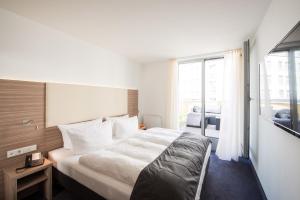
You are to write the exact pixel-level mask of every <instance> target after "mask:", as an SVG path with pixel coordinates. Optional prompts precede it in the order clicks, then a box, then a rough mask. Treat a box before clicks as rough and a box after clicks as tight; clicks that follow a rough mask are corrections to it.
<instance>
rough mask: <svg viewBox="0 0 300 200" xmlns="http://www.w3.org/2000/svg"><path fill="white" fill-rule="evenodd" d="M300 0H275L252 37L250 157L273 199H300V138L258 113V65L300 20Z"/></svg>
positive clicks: (263, 184) (264, 186)
mask: <svg viewBox="0 0 300 200" xmlns="http://www.w3.org/2000/svg"><path fill="white" fill-rule="evenodd" d="M299 11H300V1H299V0H273V1H272V2H271V4H270V7H269V9H268V11H267V13H266V15H265V17H264V19H263V21H262V23H261V25H260V26H259V28H258V30H257V32H256V35H255V37H254V38H253V39H252V40H251V52H250V53H251V59H250V62H251V97H252V98H253V99H254V100H253V101H251V123H250V130H251V133H250V156H251V160H252V162H253V165H254V167H255V169H256V171H257V174H258V177H259V179H260V181H261V183H262V186H263V188H264V191H265V193H266V195H267V198H268V199H269V200H287V199H288V200H297V199H299V198H300V190H299V188H300V170H299V169H300V156H299V155H300V139H299V138H297V137H295V136H292V135H291V134H288V133H286V132H285V131H283V130H281V129H279V128H277V127H276V126H274V125H273V124H272V123H271V122H270V121H268V120H266V119H264V118H263V117H260V116H258V108H259V107H258V91H259V90H258V88H259V87H258V80H259V76H258V64H259V62H260V61H262V60H263V57H264V56H265V55H266V54H267V53H268V51H270V50H271V49H272V48H273V47H274V46H275V45H276V44H277V43H278V42H279V41H280V40H281V39H282V38H283V37H284V36H285V34H287V32H288V31H289V30H290V29H291V28H292V27H293V26H294V25H295V24H296V23H297V22H298V21H299V20H300V12H299Z"/></svg>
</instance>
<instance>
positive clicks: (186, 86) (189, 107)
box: [178, 61, 202, 133]
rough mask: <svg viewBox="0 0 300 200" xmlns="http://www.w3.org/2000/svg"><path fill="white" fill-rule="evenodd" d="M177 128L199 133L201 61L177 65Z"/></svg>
mask: <svg viewBox="0 0 300 200" xmlns="http://www.w3.org/2000/svg"><path fill="white" fill-rule="evenodd" d="M178 68H179V69H178V70H179V72H178V83H179V85H178V88H179V90H178V92H179V98H178V100H179V105H178V123H179V124H178V126H179V128H180V129H181V130H186V131H192V132H199V133H201V109H202V61H197V62H188V63H181V64H179V67H178Z"/></svg>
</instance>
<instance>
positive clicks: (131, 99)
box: [128, 90, 139, 117]
mask: <svg viewBox="0 0 300 200" xmlns="http://www.w3.org/2000/svg"><path fill="white" fill-rule="evenodd" d="M138 96H139V93H138V90H128V114H129V116H130V117H131V116H137V115H138V114H139V108H138V104H139V100H138V99H139V97H138Z"/></svg>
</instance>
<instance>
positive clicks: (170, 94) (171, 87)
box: [166, 59, 178, 129]
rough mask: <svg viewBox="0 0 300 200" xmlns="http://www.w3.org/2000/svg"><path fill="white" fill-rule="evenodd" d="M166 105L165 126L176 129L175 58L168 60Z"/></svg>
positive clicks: (176, 88)
mask: <svg viewBox="0 0 300 200" xmlns="http://www.w3.org/2000/svg"><path fill="white" fill-rule="evenodd" d="M166 105H167V113H166V127H167V128H172V129H178V121H177V120H178V119H177V112H178V63H177V60H175V59H173V60H169V62H168V77H167V102H166Z"/></svg>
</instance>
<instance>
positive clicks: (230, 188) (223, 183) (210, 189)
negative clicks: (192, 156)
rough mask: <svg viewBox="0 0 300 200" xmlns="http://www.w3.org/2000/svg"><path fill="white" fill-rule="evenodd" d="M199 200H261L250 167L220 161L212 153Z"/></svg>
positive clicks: (243, 163) (248, 165)
mask: <svg viewBox="0 0 300 200" xmlns="http://www.w3.org/2000/svg"><path fill="white" fill-rule="evenodd" d="M201 200H263V196H262V194H261V193H260V190H259V186H258V184H257V182H256V179H255V175H254V174H253V171H252V169H251V165H250V164H249V163H247V162H233V161H223V160H220V159H219V158H218V157H217V156H216V155H215V154H213V153H212V155H211V157H210V165H209V168H208V173H207V177H206V182H205V184H204V186H203V190H202V193H201Z"/></svg>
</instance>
